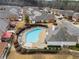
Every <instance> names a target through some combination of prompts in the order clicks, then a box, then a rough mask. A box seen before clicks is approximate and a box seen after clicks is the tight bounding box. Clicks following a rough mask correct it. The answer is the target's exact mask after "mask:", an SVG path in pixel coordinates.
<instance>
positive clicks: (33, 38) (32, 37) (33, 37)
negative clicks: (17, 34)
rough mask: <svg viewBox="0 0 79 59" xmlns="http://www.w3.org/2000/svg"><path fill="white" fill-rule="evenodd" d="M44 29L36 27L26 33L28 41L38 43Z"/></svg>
mask: <svg viewBox="0 0 79 59" xmlns="http://www.w3.org/2000/svg"><path fill="white" fill-rule="evenodd" d="M42 31H43V29H42V28H41V27H36V28H33V29H31V30H29V31H28V32H26V34H25V38H26V43H36V42H38V40H39V36H40V33H41V32H42Z"/></svg>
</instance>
